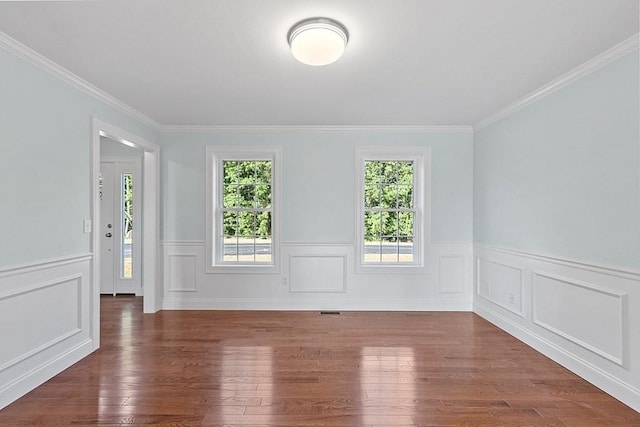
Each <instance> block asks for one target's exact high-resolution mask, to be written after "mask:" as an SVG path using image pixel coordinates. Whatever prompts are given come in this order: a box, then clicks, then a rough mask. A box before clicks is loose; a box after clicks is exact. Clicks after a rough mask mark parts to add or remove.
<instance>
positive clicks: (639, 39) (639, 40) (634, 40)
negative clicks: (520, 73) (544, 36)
mask: <svg viewBox="0 0 640 427" xmlns="http://www.w3.org/2000/svg"><path fill="white" fill-rule="evenodd" d="M638 48H640V34H635V35H634V36H632V37H629V38H628V39H626V40H624V41H623V42H621V43H618V44H617V45H615V46H613V47H612V48H611V49H608V50H606V51H605V52H603V53H601V54H600V55H598V56H596V57H595V58H593V59H590V60H589V61H587V62H585V63H583V64H582V65H579V66H577V67H576V68H574V69H573V70H571V71H569V72H568V73H566V74H563V75H562V76H560V77H558V78H556V79H554V80H552V81H550V82H549V83H547V84H545V85H544V86H542V87H540V88H539V89H537V90H535V91H533V92H531V93H530V94H528V95H526V96H524V97H523V98H521V99H519V100H518V101H516V102H514V103H513V104H511V105H509V106H507V107H505V108H503V109H501V110H498V111H497V112H495V113H493V114H491V115H490V116H488V117H486V118H484V119H482V120H480V121H479V122H477V123H475V124H474V125H473V130H474V131H478V130H480V129H482V128H484V127H486V126H489V125H490V124H492V123H495V122H497V121H499V120H502V119H503V118H505V117H507V116H509V115H511V114H513V113H515V112H516V111H518V110H520V109H522V108H524V107H526V106H527V105H529V104H531V103H533V102H535V101H537V100H539V99H541V98H543V97H545V96H547V95H550V94H552V93H554V92H556V91H558V90H560V89H562V88H563V87H565V86H568V85H570V84H571V83H573V82H575V81H577V80H580V79H582V78H584V77H586V76H587V75H589V74H591V73H593V72H594V71H596V70H599V69H600V68H602V67H604V66H606V65H608V64H611V63H612V62H614V61H617V60H618V59H620V58H622V57H623V56H626V55H628V54H630V53H633V52H635V51H636V50H638Z"/></svg>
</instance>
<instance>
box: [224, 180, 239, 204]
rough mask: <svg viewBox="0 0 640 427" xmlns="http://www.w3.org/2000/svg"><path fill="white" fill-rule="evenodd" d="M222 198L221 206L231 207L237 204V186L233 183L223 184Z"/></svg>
mask: <svg viewBox="0 0 640 427" xmlns="http://www.w3.org/2000/svg"><path fill="white" fill-rule="evenodd" d="M223 192H224V200H223V202H222V206H223V207H225V208H233V207H237V206H238V186H237V185H235V184H225V185H224V187H223Z"/></svg>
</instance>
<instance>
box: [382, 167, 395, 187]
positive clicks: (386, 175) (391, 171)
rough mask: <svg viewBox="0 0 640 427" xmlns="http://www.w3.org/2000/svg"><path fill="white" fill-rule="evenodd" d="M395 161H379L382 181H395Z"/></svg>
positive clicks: (389, 182)
mask: <svg viewBox="0 0 640 427" xmlns="http://www.w3.org/2000/svg"><path fill="white" fill-rule="evenodd" d="M396 163H397V162H380V164H381V171H382V177H383V179H382V182H386V183H388V184H391V183H395V182H396V180H397V174H396Z"/></svg>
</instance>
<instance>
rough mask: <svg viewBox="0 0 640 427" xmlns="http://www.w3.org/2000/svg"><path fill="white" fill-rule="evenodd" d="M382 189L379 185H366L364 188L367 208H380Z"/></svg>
mask: <svg viewBox="0 0 640 427" xmlns="http://www.w3.org/2000/svg"><path fill="white" fill-rule="evenodd" d="M381 193H382V188H381V187H380V186H378V185H371V184H369V185H365V187H364V206H365V207H366V208H377V207H379V206H380V194H381Z"/></svg>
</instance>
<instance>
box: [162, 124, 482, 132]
mask: <svg viewBox="0 0 640 427" xmlns="http://www.w3.org/2000/svg"><path fill="white" fill-rule="evenodd" d="M160 131H162V132H185V133H190V132H193V133H202V132H212V133H295V132H299V133H366V132H375V133H473V127H471V126H403V125H388V126H376V125H363V126H324V125H319V126H311V125H300V126H224V125H220V126H206V125H164V126H160Z"/></svg>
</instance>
